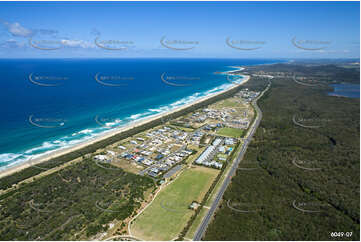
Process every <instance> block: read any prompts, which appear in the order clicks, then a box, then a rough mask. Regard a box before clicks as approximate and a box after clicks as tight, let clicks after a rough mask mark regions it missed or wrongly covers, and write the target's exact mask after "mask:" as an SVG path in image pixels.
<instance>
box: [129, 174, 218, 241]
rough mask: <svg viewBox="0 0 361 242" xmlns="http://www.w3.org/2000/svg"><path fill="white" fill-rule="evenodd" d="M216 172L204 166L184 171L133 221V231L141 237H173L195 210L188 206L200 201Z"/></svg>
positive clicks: (161, 238) (153, 238)
mask: <svg viewBox="0 0 361 242" xmlns="http://www.w3.org/2000/svg"><path fill="white" fill-rule="evenodd" d="M218 172H219V171H218V170H215V169H209V168H204V167H197V168H192V169H188V170H185V171H184V172H183V173H182V174H181V175H180V176H179V177H178V178H177V179H176V180H175V181H174V182H173V183H171V184H170V185H168V186H167V187H165V188H164V190H162V191H161V192H160V193H159V194H158V196H157V198H156V199H155V200H154V201H153V203H152V204H151V205H150V206H149V207H148V208H147V209H146V210H145V211H144V212H143V213H142V214H141V215H140V216H139V217H138V218H137V219H136V220H135V221H134V222H133V225H132V227H131V231H132V234H133V235H134V236H136V237H138V238H141V239H144V240H172V239H174V238H176V237H177V236H178V234H179V233H180V232H181V231H182V229H183V228H184V227H185V225H186V224H187V221H188V220H189V218H190V217H191V216H192V214H193V213H194V211H193V210H190V209H189V208H188V206H189V205H190V204H191V203H192V201H198V202H200V201H201V200H202V197H203V196H204V195H205V193H206V192H207V191H208V189H209V187H210V185H211V184H212V182H213V179H214V178H215V177H216V176H217V173H218Z"/></svg>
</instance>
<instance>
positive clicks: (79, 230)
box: [0, 159, 155, 240]
mask: <svg viewBox="0 0 361 242" xmlns="http://www.w3.org/2000/svg"><path fill="white" fill-rule="evenodd" d="M102 166H103V167H100V166H97V165H96V164H95V162H94V161H93V160H92V159H84V160H83V161H81V162H79V163H77V164H74V165H72V166H69V167H67V168H64V169H62V170H60V171H58V172H56V173H53V174H51V175H48V176H46V177H43V178H40V179H38V180H35V181H34V182H32V183H29V184H26V185H24V186H22V187H21V188H19V189H17V190H14V191H12V192H9V193H6V194H4V195H3V196H2V197H1V198H0V199H1V200H0V208H1V210H0V240H84V239H86V238H89V237H91V236H93V235H95V234H97V233H99V232H103V231H106V230H107V229H108V224H109V223H110V222H112V221H114V220H116V221H122V220H124V219H126V218H127V217H129V216H131V215H133V213H134V212H135V210H136V209H138V208H139V207H140V203H141V202H142V201H143V200H144V192H145V191H147V190H149V189H152V188H154V187H155V185H154V182H153V180H152V179H150V178H148V177H142V176H138V175H135V174H132V173H126V172H124V171H123V170H121V169H114V167H108V166H110V165H108V164H103V165H102ZM107 168H112V169H107Z"/></svg>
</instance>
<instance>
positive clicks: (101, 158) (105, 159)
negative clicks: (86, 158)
mask: <svg viewBox="0 0 361 242" xmlns="http://www.w3.org/2000/svg"><path fill="white" fill-rule="evenodd" d="M94 159H95V160H98V161H101V162H107V161H108V160H109V157H108V156H106V155H96V156H94Z"/></svg>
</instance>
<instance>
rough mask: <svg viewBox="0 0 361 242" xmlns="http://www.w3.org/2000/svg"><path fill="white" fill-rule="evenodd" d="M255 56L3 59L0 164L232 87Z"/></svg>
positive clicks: (1, 166)
mask: <svg viewBox="0 0 361 242" xmlns="http://www.w3.org/2000/svg"><path fill="white" fill-rule="evenodd" d="M276 62H281V61H280V60H270V59H267V60H261V59H259V60H256V59H1V60H0V74H1V75H0V76H1V80H0V88H1V95H0V101H1V102H0V103H1V104H0V105H1V110H2V115H1V117H2V118H1V119H0V133H1V136H0V169H6V168H7V167H9V166H13V165H15V164H18V163H22V162H24V161H27V160H29V159H30V158H36V157H38V156H40V155H43V154H46V153H49V152H52V151H54V150H57V149H60V148H65V147H71V146H73V145H75V144H78V143H80V142H83V141H86V140H89V139H92V138H94V137H97V136H99V135H100V134H102V133H104V132H107V131H109V130H110V129H112V128H116V127H118V128H119V127H122V126H125V125H127V124H129V123H131V122H134V121H138V120H140V119H144V118H147V117H149V116H152V115H156V114H159V113H163V112H167V111H170V110H172V109H174V108H177V107H180V106H182V105H184V104H187V103H190V102H192V101H195V100H197V99H199V98H202V97H204V96H207V95H210V94H213V93H216V92H219V91H222V90H225V89H227V88H229V87H230V86H232V85H234V84H232V83H231V82H230V81H229V80H227V78H226V75H222V74H220V73H216V72H224V71H230V70H234V69H235V68H234V66H244V65H258V64H267V63H276Z"/></svg>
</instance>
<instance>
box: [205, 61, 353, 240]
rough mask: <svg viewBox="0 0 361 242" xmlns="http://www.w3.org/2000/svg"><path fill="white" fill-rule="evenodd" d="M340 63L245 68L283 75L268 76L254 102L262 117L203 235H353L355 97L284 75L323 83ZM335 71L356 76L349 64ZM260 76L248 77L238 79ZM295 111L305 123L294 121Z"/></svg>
mask: <svg viewBox="0 0 361 242" xmlns="http://www.w3.org/2000/svg"><path fill="white" fill-rule="evenodd" d="M288 67H289V68H288ZM341 69H342V68H341ZM341 69H340V68H339V67H337V68H331V66H321V67H319V68H318V67H316V66H312V67H305V66H300V65H287V64H283V65H281V64H277V65H274V66H273V65H265V66H257V67H252V68H249V69H247V70H246V71H248V72H251V73H255V72H256V71H266V73H267V74H270V75H272V74H274V75H280V73H279V72H285V74H286V75H285V76H283V77H282V78H278V77H276V78H273V79H272V86H271V89H270V90H269V91H268V92H267V93H266V94H265V95H264V96H263V97H262V98H261V99H260V100H259V102H258V104H259V107H260V108H261V110H262V112H263V119H262V121H261V123H260V126H259V128H258V129H257V131H256V134H255V136H254V139H253V140H252V142H251V144H250V146H249V148H248V150H247V153H246V155H245V157H244V159H243V161H242V162H241V163H240V166H239V169H238V170H237V174H236V176H234V177H233V179H232V182H231V184H230V186H229V187H228V188H227V190H226V192H225V194H224V197H223V201H222V202H221V204H220V207H219V209H218V210H217V212H216V215H215V218H214V220H213V221H212V222H211V223H210V224H209V226H208V228H207V231H206V233H205V236H204V238H203V239H204V240H285V241H293V240H359V239H360V207H359V205H360V193H359V192H360V187H359V184H360V177H359V173H360V159H359V158H360V153H359V151H360V150H359V148H360V143H359V140H360V137H359V133H360V120H359V116H360V112H359V110H360V103H359V102H360V100H359V99H351V98H343V97H331V96H327V92H330V91H332V89H331V88H329V87H328V86H327V85H318V86H313V87H310V86H304V85H300V84H298V83H296V82H295V81H294V80H293V78H291V77H292V76H293V75H294V73H295V72H297V74H298V75H301V76H302V75H303V74H304V75H305V76H307V77H309V78H310V79H312V80H314V81H315V80H316V81H317V80H318V79H317V78H321V80H322V84H325V83H331V82H333V80H338V81H340V80H341V79H340V78H341V77H342V76H343V75H342V70H341ZM267 71H272V72H274V73H270V72H267ZM276 72H278V73H276ZM314 73H316V74H315V76H313V74H314ZM343 73H344V74H345V78H346V79H345V81H350V82H356V79H352V78H355V77H357V81H358V82H359V71H358V70H357V69H347V70H344V72H343ZM335 78H337V79H335ZM261 83H265V81H263V80H262V78H252V79H251V81H250V82H249V83H247V84H246V85H248V86H249V88H253V87H252V85H254V88H257V86H259V85H261ZM295 115H296V117H297V120H298V121H299V122H302V123H303V124H305V125H306V126H313V127H312V128H307V127H302V126H299V125H297V124H295V122H294V121H293V120H294V117H295ZM331 232H344V235H343V236H342V237H340V236H337V235H336V237H332V236H331ZM346 232H347V235H348V236H346Z"/></svg>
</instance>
